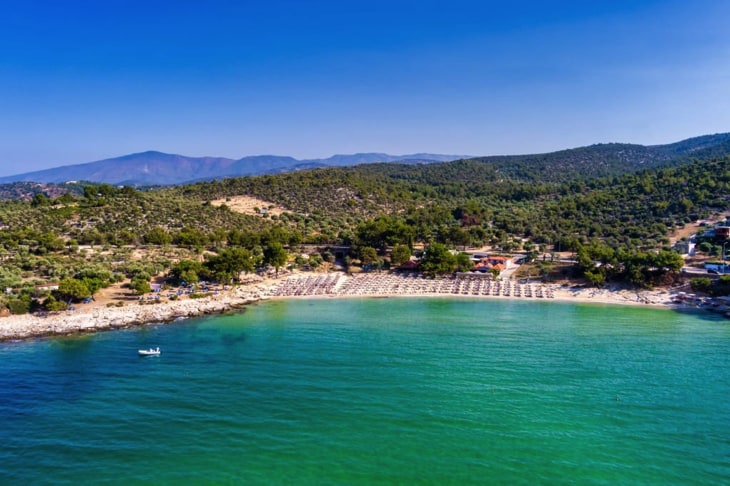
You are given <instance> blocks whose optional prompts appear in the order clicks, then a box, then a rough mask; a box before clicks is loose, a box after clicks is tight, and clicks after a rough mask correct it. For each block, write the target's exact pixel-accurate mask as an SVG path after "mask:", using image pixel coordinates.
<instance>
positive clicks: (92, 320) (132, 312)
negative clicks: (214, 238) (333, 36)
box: [0, 287, 268, 340]
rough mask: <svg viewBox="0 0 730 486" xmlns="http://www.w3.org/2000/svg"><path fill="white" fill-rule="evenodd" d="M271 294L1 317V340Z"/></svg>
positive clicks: (116, 324)
mask: <svg viewBox="0 0 730 486" xmlns="http://www.w3.org/2000/svg"><path fill="white" fill-rule="evenodd" d="M267 295H268V292H267V289H266V288H265V287H254V288H251V287H247V288H237V289H235V290H233V291H231V292H225V293H221V294H219V295H214V296H209V297H204V298H200V299H185V300H178V301H171V302H164V303H155V304H130V305H125V306H123V307H94V308H91V309H88V310H80V311H74V312H63V313H56V314H47V315H44V316H41V315H36V314H24V315H17V316H10V317H6V318H2V319H0V340H10V339H25V338H29V337H34V336H50V335H64V334H74V333H84V332H94V331H101V330H106V329H113V328H123V327H129V326H134V325H140V324H145V323H152V322H169V321H173V320H175V319H179V318H187V317H195V316H200V315H205V314H219V313H222V312H225V311H228V310H231V309H235V308H238V307H240V306H243V305H245V304H248V303H252V302H255V301H258V300H261V299H263V298H266V297H267Z"/></svg>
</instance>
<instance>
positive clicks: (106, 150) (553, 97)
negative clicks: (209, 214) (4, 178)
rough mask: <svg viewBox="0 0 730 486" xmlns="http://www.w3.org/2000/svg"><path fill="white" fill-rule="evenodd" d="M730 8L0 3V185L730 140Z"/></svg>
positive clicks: (424, 2)
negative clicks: (73, 167)
mask: <svg viewBox="0 0 730 486" xmlns="http://www.w3.org/2000/svg"><path fill="white" fill-rule="evenodd" d="M728 19H730V2H724V1H718V0H712V1H709V0H693V1H692V2H689V1H684V0H683V1H674V0H663V1H652V0H643V1H642V0H634V1H624V0H612V1H583V0H581V1H540V2H538V1H522V2H504V1H500V2H496V1H491V0H483V1H461V0H450V1H448V2H447V1H445V0H444V1H430V0H419V1H397V0H389V1H381V0H367V1H362V0H361V1H348V0H331V1H330V0H297V1H282V0H266V1H256V2H253V1H246V0H240V1H217V0H207V1H187V0H176V1H169V2H163V1H155V0H145V1H121V0H102V1H96V0H89V1H77V0H65V1H35V0H25V1H16V0H0V45H1V46H2V48H0V175H9V174H15V173H21V172H28V171H33V170H39V169H42V168H47V167H55V166H59V165H67V164H75V163H82V162H89V161H93V160H98V159H102V158H107V157H114V156H119V155H124V154H128V153H133V152H142V151H145V150H160V151H163V152H170V153H179V154H184V155H191V156H202V155H211V156H224V157H231V158H239V157H242V156H245V155H254V154H279V155H291V156H294V157H297V158H317V157H326V156H329V155H332V154H334V153H353V152H363V151H379V152H388V153H393V154H403V153H412V152H435V153H451V154H474V155H494V154H517V153H533V152H546V151H552V150H558V149H562V148H569V147H576V146H582V145H589V144H593V143H600V142H631V143H642V144H658V143H668V142H673V141H677V140H680V139H683V138H688V137H691V136H696V135H701V134H707V133H717V132H726V131H730V29H728V26H727V23H728Z"/></svg>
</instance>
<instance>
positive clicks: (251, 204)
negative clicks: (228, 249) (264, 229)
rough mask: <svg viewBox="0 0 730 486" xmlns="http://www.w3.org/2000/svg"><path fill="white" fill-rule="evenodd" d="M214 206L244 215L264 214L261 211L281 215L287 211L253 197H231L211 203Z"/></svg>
mask: <svg viewBox="0 0 730 486" xmlns="http://www.w3.org/2000/svg"><path fill="white" fill-rule="evenodd" d="M210 203H211V204H212V205H213V206H222V205H224V204H225V205H226V206H228V207H229V208H230V209H231V211H235V212H237V213H243V214H252V215H256V214H259V215H260V214H262V213H261V210H262V209H264V210H266V212H267V213H268V214H272V215H276V216H278V215H280V214H282V213H283V212H284V211H285V209H284V208H282V207H280V206H277V205H276V204H273V203H270V202H268V201H264V200H263V199H259V198H256V197H253V196H245V195H244V196H231V197H227V198H223V199H216V200H214V201H211V202H210Z"/></svg>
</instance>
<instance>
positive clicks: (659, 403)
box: [0, 298, 730, 485]
mask: <svg viewBox="0 0 730 486" xmlns="http://www.w3.org/2000/svg"><path fill="white" fill-rule="evenodd" d="M150 346H160V347H161V348H162V355H161V356H159V357H146V358H142V357H139V356H138V355H137V349H139V348H146V347H150ZM728 482H730V321H726V320H724V319H721V318H717V317H714V316H713V315H710V314H703V313H695V314H692V313H679V312H673V311H668V310H658V309H649V308H634V307H621V306H600V305H575V304H563V303H557V302H526V301H506V300H469V299H434V298H429V299H401V298H393V299H352V300H347V299H343V300H340V299H338V300H288V301H275V302H267V303H264V304H260V305H255V306H252V307H249V308H248V309H247V310H246V311H245V312H244V313H242V314H236V315H226V316H215V317H209V318H201V319H195V320H189V321H184V322H179V323H175V324H170V325H154V326H146V327H143V328H136V329H129V330H123V331H115V332H106V333H100V334H95V335H89V336H80V337H72V338H63V339H43V340H37V341H30V342H16V343H0V484H4V485H5V484H46V483H53V484H78V483H86V484H88V483H93V484H141V483H157V484H438V485H442V484H473V483H482V484H493V483H497V484H499V483H501V484H535V483H541V484H546V483H558V484H559V483H578V484H585V483H593V484H713V485H714V484H720V483H726V484H727V483H728Z"/></svg>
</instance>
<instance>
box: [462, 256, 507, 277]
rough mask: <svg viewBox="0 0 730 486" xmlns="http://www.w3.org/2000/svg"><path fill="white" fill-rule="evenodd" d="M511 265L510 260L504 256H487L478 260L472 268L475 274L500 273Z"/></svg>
mask: <svg viewBox="0 0 730 486" xmlns="http://www.w3.org/2000/svg"><path fill="white" fill-rule="evenodd" d="M475 256H476V255H475ZM511 265H512V259H511V258H509V257H505V256H497V255H487V256H482V257H481V258H479V260H478V261H476V263H475V264H474V267H473V268H472V270H473V271H475V272H492V271H495V270H496V271H497V272H499V273H502V272H503V271H504V270H506V269H507V268H509V267H510V266H511Z"/></svg>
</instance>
